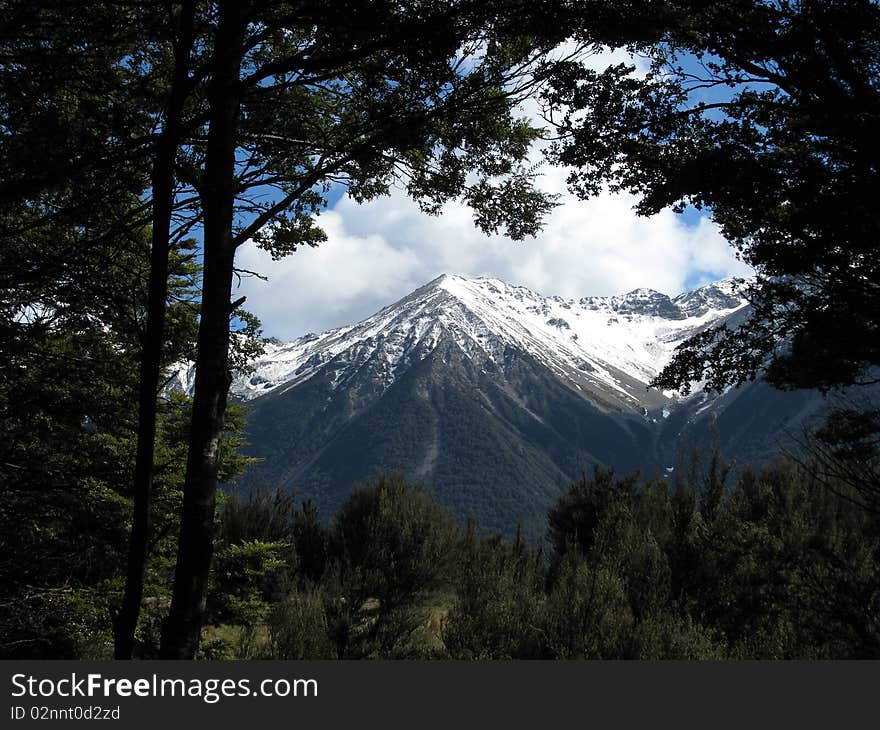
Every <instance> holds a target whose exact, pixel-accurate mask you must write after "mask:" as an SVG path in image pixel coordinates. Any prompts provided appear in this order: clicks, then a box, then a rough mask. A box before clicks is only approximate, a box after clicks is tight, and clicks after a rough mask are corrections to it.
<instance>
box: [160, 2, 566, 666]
mask: <svg viewBox="0 0 880 730" xmlns="http://www.w3.org/2000/svg"><path fill="white" fill-rule="evenodd" d="M515 6H516V10H517V11H519V12H520V13H521V14H522V16H523V17H520V18H518V19H517V22H516V23H515V24H514V23H511V22H510V21H509V20H508V13H510V11H511V7H510V4H508V3H497V4H496V3H488V4H486V3H482V2H480V3H477V2H470V1H462V0H456V1H453V0H436V1H435V2H428V3H420V4H418V5H412V6H409V5H407V6H401V5H400V4H398V3H390V2H389V3H384V2H383V3H361V2H352V3H349V4H348V6H347V7H346V12H345V13H340V11H339V7H338V5H337V4H335V3H334V4H329V5H328V4H326V3H324V2H312V3H305V4H302V3H298V4H296V5H295V6H294V5H291V4H289V3H283V2H250V3H231V2H221V3H217V4H216V6H214V7H213V8H212V12H210V13H207V14H205V15H204V17H201V16H200V18H199V22H197V26H198V27H200V28H202V32H203V33H204V38H205V43H204V44H203V47H204V48H205V49H206V51H205V54H206V55H205V56H204V57H203V58H202V60H201V62H200V64H201V65H200V66H199V67H200V68H202V69H203V70H204V78H205V84H204V105H205V116H204V120H205V128H201V127H199V128H198V129H197V130H195V131H194V132H193V133H192V134H191V135H190V137H189V138H188V139H187V140H186V141H185V145H184V149H185V155H184V158H185V159H184V161H183V162H182V163H180V164H179V172H180V176H181V178H182V179H184V180H186V181H187V182H188V183H189V184H191V185H192V186H193V188H194V190H195V192H196V194H197V197H198V206H199V208H200V209H201V211H202V213H203V217H204V262H205V269H204V280H203V288H202V300H201V304H202V306H201V319H200V327H199V338H198V354H197V359H196V378H195V397H194V404H193V422H192V429H191V443H190V451H189V456H188V459H187V480H186V489H185V496H184V507H183V515H182V523H181V536H180V549H179V551H178V564H177V571H176V577H175V593H174V597H173V600H172V605H171V612H170V615H169V619H168V622H167V624H166V628H165V634H164V636H165V638H164V641H163V647H164V648H163V654H164V655H165V656H167V657H191V656H193V655H194V654H195V651H196V647H197V645H198V639H199V630H200V626H201V621H202V613H203V605H204V595H205V588H206V582H207V577H208V571H209V566H210V561H211V551H212V540H213V532H212V529H213V527H212V526H213V513H214V500H215V496H214V495H215V492H216V488H217V474H216V457H217V445H218V443H219V438H220V435H221V434H222V432H223V417H224V411H225V407H226V401H227V395H228V389H229V382H230V375H229V360H228V351H229V342H230V335H229V329H230V315H231V314H232V312H233V311H234V310H235V308H236V305H235V304H232V303H231V302H230V300H231V287H232V279H233V273H234V257H235V251H236V249H237V248H238V246H240V245H242V244H244V243H245V242H247V241H249V240H251V239H253V240H254V241H255V242H256V243H257V244H258V245H261V246H264V247H266V248H268V249H269V250H271V251H272V252H273V254H274V255H284V254H286V253H291V252H293V251H294V250H295V249H296V248H297V247H298V246H301V245H315V244H317V243H318V242H320V241H321V240H323V238H324V234H323V232H322V231H321V230H320V229H319V228H318V227H317V226H316V225H315V222H314V216H315V214H316V213H317V212H319V210H320V209H321V207H322V206H323V205H324V204H325V199H324V195H326V193H327V192H328V190H329V186H330V185H332V184H333V183H341V184H345V185H347V186H348V189H349V193H350V194H351V195H352V196H353V197H354V198H355V199H356V200H359V201H363V200H367V199H370V198H373V197H376V196H378V195H382V194H385V193H387V192H388V191H389V190H390V186H391V185H392V184H393V183H395V182H400V183H402V184H404V185H405V186H406V189H407V191H408V192H409V193H410V195H412V196H413V197H414V198H416V199H417V200H419V201H420V203H421V204H422V206H423V208H424V209H425V210H426V212H431V213H438V212H439V211H440V209H441V206H442V204H443V203H444V202H445V201H446V200H449V199H451V198H453V197H463V198H464V199H465V200H466V201H467V202H468V203H470V204H471V206H472V207H473V208H474V209H475V211H476V222H477V224H478V225H480V226H481V227H482V228H484V229H485V230H487V231H497V230H499V229H501V228H505V229H506V230H507V231H508V233H509V234H510V235H511V236H513V237H514V238H521V237H523V236H525V235H528V234H530V233H533V232H534V231H535V230H536V229H537V226H538V225H539V221H540V218H541V216H542V215H543V214H544V213H545V212H546V211H547V210H548V209H549V207H550V203H549V201H547V200H546V199H545V198H544V197H543V196H542V195H540V194H538V193H537V192H535V191H534V190H533V189H532V188H531V177H532V173H531V171H530V170H529V169H528V168H527V167H524V166H523V161H524V160H525V157H526V153H527V150H528V145H529V142H530V141H531V140H532V139H534V137H535V136H536V134H537V132H536V130H534V129H532V128H531V127H530V126H529V125H528V124H527V123H526V122H524V121H522V120H517V119H515V118H514V117H513V116H512V113H511V110H512V109H513V107H514V105H515V103H516V102H517V100H518V99H519V98H521V96H522V95H523V94H524V93H525V92H526V91H527V90H528V88H529V87H530V86H531V85H532V84H534V83H535V81H534V77H533V76H532V75H531V73H530V71H531V70H532V68H533V62H534V61H535V59H536V58H537V57H538V56H539V55H540V52H541V51H542V50H546V49H547V48H549V47H552V46H554V45H556V43H558V42H559V41H561V40H562V39H563V38H564V36H565V30H564V27H565V26H564V25H558V24H557V23H556V22H555V21H556V20H558V18H550V17H546V16H544V15H542V13H541V12H539V10H540V9H539V10H535V9H533V8H531V6H530V5H529V4H524V5H519V4H515ZM529 20H533V21H534V23H533V24H532V32H533V33H534V35H533V37H532V38H524V37H523V36H522V33H521V31H519V30H517V28H516V27H514V26H518V25H519V24H520V23H523V24H524V25H525V26H528V21H529ZM538 31H540V34H539V33H538ZM536 38H539V39H540V40H536ZM200 93H201V92H200ZM469 175H473V176H474V177H475V178H476V179H475V180H472V179H469ZM266 186H274V187H275V188H276V190H277V191H278V196H277V197H276V198H275V199H274V200H273V201H272V202H271V203H269V204H265V203H263V202H261V200H262V198H261V197H259V196H258V190H259V189H262V191H263V192H265V189H266ZM242 201H243V202H242Z"/></svg>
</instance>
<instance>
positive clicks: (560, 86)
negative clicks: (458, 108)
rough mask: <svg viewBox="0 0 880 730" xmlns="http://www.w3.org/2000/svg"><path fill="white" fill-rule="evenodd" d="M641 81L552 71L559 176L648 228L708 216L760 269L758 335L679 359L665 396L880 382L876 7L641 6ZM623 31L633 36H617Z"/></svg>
mask: <svg viewBox="0 0 880 730" xmlns="http://www.w3.org/2000/svg"><path fill="white" fill-rule="evenodd" d="M631 6H632V7H631V10H632V14H633V15H632V22H633V26H634V27H640V26H644V25H647V26H649V27H653V28H655V29H658V32H656V34H655V36H654V37H653V38H652V39H646V38H645V37H644V36H643V37H641V38H640V37H637V34H631V35H630V37H629V38H626V39H625V42H627V43H628V44H629V47H630V48H631V50H634V51H636V52H638V53H640V54H642V57H643V58H644V59H646V60H647V62H648V63H649V69H648V70H647V72H645V73H641V72H639V71H637V70H636V68H635V67H634V66H627V65H619V66H615V67H611V68H608V69H607V70H605V71H603V72H594V71H588V70H584V69H583V68H582V67H579V66H577V65H575V64H571V63H566V62H561V63H558V64H556V65H555V67H554V68H552V70H550V75H551V77H552V91H551V92H550V93H549V94H548V95H547V96H546V100H547V102H548V104H549V106H550V107H551V108H552V109H553V110H554V111H553V113H554V114H555V120H556V122H557V129H558V132H559V134H560V139H559V140H558V142H557V144H556V145H555V147H554V149H553V157H554V159H555V161H556V162H558V163H560V164H565V165H571V166H574V167H575V168H576V170H575V172H573V173H572V175H571V177H570V183H571V184H572V186H573V187H574V189H575V190H576V191H577V192H578V193H580V194H581V195H583V196H589V195H592V194H595V193H596V192H597V191H598V190H599V189H600V188H601V187H602V186H603V185H605V184H610V185H611V187H612V188H613V189H619V190H628V191H631V192H633V193H635V194H637V195H638V196H639V203H638V211H639V212H640V213H642V214H645V215H650V214H653V213H656V212H658V211H659V210H661V209H663V208H665V207H668V206H671V207H674V208H676V209H679V210H681V209H684V208H685V207H686V206H688V205H692V206H695V207H697V208H699V209H706V210H707V211H708V212H709V213H710V214H711V216H712V219H713V220H714V221H715V222H717V223H718V225H719V226H720V229H721V232H722V233H723V235H724V236H725V237H726V238H727V240H728V241H730V242H731V243H732V244H733V245H734V246H735V247H736V249H737V250H738V252H739V254H740V256H741V257H742V259H743V260H744V261H746V262H747V263H749V264H750V265H751V266H753V267H754V268H755V270H756V272H757V278H756V279H755V281H754V282H751V283H749V285H748V286H747V287H746V289H745V292H746V295H747V297H748V298H749V299H750V301H751V304H752V314H751V317H750V319H749V321H748V322H747V323H746V325H745V326H744V327H741V328H738V329H732V328H726V327H723V326H722V327H718V328H713V329H710V330H708V331H706V332H704V333H702V334H700V335H699V336H697V337H695V338H694V339H693V340H691V341H690V342H689V343H687V344H686V345H685V346H683V348H682V349H681V350H680V351H679V352H678V353H677V354H676V356H675V358H674V359H673V360H672V362H671V363H670V365H669V366H668V367H667V368H666V369H665V370H664V371H663V372H662V373H661V374H660V376H659V377H658V378H657V379H656V381H655V385H657V386H658V387H663V388H673V389H681V390H684V391H685V392H686V391H687V390H688V388H689V385H690V384H691V383H692V382H693V381H700V380H704V379H705V381H706V382H707V384H708V386H709V387H713V388H722V387H724V386H725V385H728V384H731V383H739V382H742V381H743V380H749V379H754V378H755V377H756V375H757V374H758V373H761V372H765V374H766V377H767V379H768V380H769V381H770V382H771V383H773V384H775V385H777V386H779V387H783V388H800V387H818V388H832V387H836V386H841V385H850V384H854V383H871V382H876V380H877V375H876V366H877V365H878V364H880V350H878V343H880V332H878V326H880V325H878V322H880V319H878V312H880V300H878V291H880V290H878V285H877V282H878V281H880V270H878V260H880V257H878V234H880V216H878V213H877V206H876V200H877V197H878V192H880V168H878V163H880V147H878V142H877V135H876V129H877V125H878V121H880V67H878V57H880V7H878V5H877V4H876V3H874V2H870V1H869V0H836V1H835V2H824V1H814V0H803V1H800V2H763V1H758V0H732V1H731V2H720V3H712V4H711V5H705V4H703V3H691V2H665V3H632V4H631ZM619 31H624V32H625V29H624V28H620V29H619Z"/></svg>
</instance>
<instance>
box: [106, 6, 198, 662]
mask: <svg viewBox="0 0 880 730" xmlns="http://www.w3.org/2000/svg"><path fill="white" fill-rule="evenodd" d="M194 19H195V3H194V2H186V3H183V4H182V6H181V9H180V12H179V14H178V18H177V29H176V32H175V43H174V70H173V77H172V79H171V89H170V93H169V100H168V106H167V109H166V112H165V120H164V125H163V127H162V131H161V133H160V136H159V140H158V144H157V146H156V154H155V157H154V161H153V171H152V175H151V188H152V198H153V220H152V226H153V231H152V241H151V250H150V271H149V278H148V282H147V321H146V326H145V331H144V341H143V351H142V353H141V363H140V383H139V391H138V430H137V456H136V458H135V469H134V484H133V489H134V510H133V514H132V525H131V536H130V539H129V546H128V566H127V571H126V576H125V592H124V594H123V597H122V604H121V605H120V607H119V611H118V612H117V613H116V615H115V616H114V618H113V643H114V656H115V658H116V659H131V656H132V651H133V649H134V643H135V630H136V629H137V623H138V618H139V617H140V609H141V601H142V600H143V595H144V573H145V571H146V565H147V557H148V553H149V542H150V530H151V519H150V509H151V504H152V492H153V457H154V452H155V440H156V410H157V406H156V398H157V396H158V391H159V381H160V377H161V370H162V346H163V343H164V340H165V307H166V299H167V297H168V256H169V253H170V249H171V242H170V236H171V214H172V211H173V208H174V179H175V178H174V163H175V159H176V156H177V148H178V146H179V142H180V135H181V124H182V116H183V106H184V103H185V100H186V96H187V93H188V89H187V87H188V83H189V69H190V51H191V48H192V43H193V24H194Z"/></svg>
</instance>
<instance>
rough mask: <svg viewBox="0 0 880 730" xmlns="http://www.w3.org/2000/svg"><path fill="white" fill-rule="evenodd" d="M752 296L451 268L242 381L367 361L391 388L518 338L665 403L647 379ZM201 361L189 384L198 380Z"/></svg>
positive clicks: (581, 386)
mask: <svg viewBox="0 0 880 730" xmlns="http://www.w3.org/2000/svg"><path fill="white" fill-rule="evenodd" d="M745 306H747V302H746V300H745V299H744V298H743V297H742V296H740V295H739V294H738V293H737V284H736V283H735V281H734V280H726V281H722V282H718V283H715V284H711V285H709V286H706V287H703V288H701V289H698V290H695V291H692V292H686V293H684V294H680V295H678V296H676V297H673V298H670V297H668V296H666V295H665V294H661V293H659V292H656V291H653V290H651V289H636V290H634V291H632V292H630V293H628V294H625V295H623V296H613V297H585V298H583V299H580V300H568V299H563V298H561V297H543V296H541V295H540V294H538V293H536V292H533V291H531V290H530V289H527V288H526V287H521V286H514V285H510V284H507V283H505V282H503V281H500V280H498V279H492V278H468V277H464V276H452V275H443V276H441V277H439V278H437V279H435V280H434V281H432V282H430V283H428V284H426V285H425V286H423V287H421V288H419V289H417V290H416V291H414V292H412V293H411V294H409V295H408V296H406V297H404V298H403V299H401V300H400V301H398V302H396V303H395V304H392V305H391V306H389V307H386V308H384V309H382V310H380V311H379V312H377V313H376V314H374V315H373V316H371V317H369V318H367V319H365V320H363V321H362V322H359V323H357V324H354V325H351V326H347V327H341V328H337V329H334V330H330V331H328V332H324V333H322V334H318V335H315V334H309V335H305V336H303V337H300V338H299V339H297V340H294V341H293V342H289V343H274V342H270V343H268V344H267V347H266V352H265V354H264V355H263V356H262V357H260V358H259V359H258V360H257V361H256V362H255V363H254V367H255V370H254V372H253V373H251V374H248V375H240V376H238V377H236V378H235V380H234V382H233V385H232V393H233V394H234V395H236V396H238V397H240V398H244V399H252V398H256V397H258V396H260V395H263V394H265V393H269V392H271V391H274V390H276V389H278V388H281V387H295V386H296V385H297V384H299V383H300V382H302V381H303V380H305V379H307V378H309V377H311V376H312V375H314V374H315V373H317V372H318V371H320V370H322V369H325V372H326V373H327V374H329V375H330V377H331V381H332V382H333V384H334V385H335V386H341V385H344V384H345V382H346V381H347V380H348V378H349V377H350V375H351V373H352V372H354V371H356V370H359V369H362V368H363V367H365V366H367V367H369V368H370V371H371V373H372V376H373V379H374V380H375V381H376V383H377V385H378V387H379V388H380V389H382V390H384V389H385V388H387V387H388V386H389V385H391V383H393V382H394V379H395V377H396V375H397V374H398V373H399V372H401V370H402V369H405V368H407V367H408V366H409V365H410V364H411V362H412V361H413V360H415V359H422V358H424V357H426V356H427V355H428V354H429V353H431V352H433V351H434V350H435V349H436V348H437V347H438V345H439V344H440V343H441V342H445V343H454V344H455V346H456V347H457V348H458V349H459V350H460V351H461V352H462V353H463V354H464V356H466V357H468V358H470V359H476V360H480V361H485V360H491V361H493V362H494V363H496V364H497V365H499V366H501V367H502V368H503V363H504V358H505V354H506V353H507V352H508V351H509V350H510V349H511V348H512V349H515V350H520V351H524V352H526V353H528V354H529V355H531V356H532V357H534V358H535V359H536V360H538V361H539V362H541V363H543V364H544V365H546V366H547V367H548V368H549V369H550V370H551V371H552V372H554V373H555V374H556V375H557V377H559V378H560V379H562V380H563V381H565V382H566V383H567V384H568V385H569V386H571V387H572V388H574V389H576V390H578V391H580V392H582V393H583V394H584V395H585V397H593V398H598V399H599V400H600V401H602V402H604V403H605V404H606V405H608V406H609V407H615V408H639V409H641V408H644V407H646V406H647V407H656V406H658V405H660V404H661V403H662V402H663V401H666V400H668V395H669V394H667V396H664V395H662V394H659V393H657V392H656V391H651V392H650V393H648V392H647V391H646V384H647V382H648V381H649V380H650V379H651V378H653V377H654V376H655V375H656V374H657V373H658V372H659V371H660V370H661V369H662V368H663V366H664V365H665V364H666V363H667V362H668V361H669V359H670V357H671V356H672V353H673V350H674V349H675V348H676V346H677V345H679V344H680V343H682V342H683V341H684V340H686V339H687V338H688V337H690V336H692V335H693V334H695V333H696V332H698V331H700V330H702V329H704V328H705V327H707V326H710V325H712V324H715V323H717V322H719V321H721V320H723V319H726V318H727V317H729V316H731V315H732V314H734V313H736V312H738V311H739V310H741V309H742V308H743V307H745ZM190 379H191V373H190V372H189V371H186V370H181V372H180V373H179V375H178V384H177V387H179V388H180V389H182V390H189V389H190V388H191V382H190Z"/></svg>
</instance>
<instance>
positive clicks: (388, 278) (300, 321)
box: [236, 56, 749, 339]
mask: <svg viewBox="0 0 880 730" xmlns="http://www.w3.org/2000/svg"><path fill="white" fill-rule="evenodd" d="M608 60H613V61H615V62H617V61H618V60H625V59H620V58H619V57H618V56H613V57H611V56H606V57H605V58H603V59H600V61H608ZM600 61H596V64H597V65H601V63H600ZM526 111H527V112H529V113H531V114H532V115H534V112H535V110H534V108H532V109H527V110H526ZM565 176H566V172H565V171H564V170H561V169H558V168H545V169H544V170H543V175H542V177H541V180H540V186H541V187H542V188H543V189H544V190H547V191H548V192H554V193H561V194H562V196H561V199H560V202H561V205H559V207H557V208H556V209H555V210H554V211H553V212H552V213H551V215H550V216H549V218H548V220H547V222H546V225H545V227H544V230H543V232H542V233H541V234H540V235H539V236H538V237H537V238H536V239H527V240H526V241H525V242H514V241H510V240H508V239H506V238H504V237H502V236H491V237H487V236H485V235H483V234H482V233H481V232H480V231H479V230H478V229H476V228H475V227H474V225H473V222H472V217H471V213H470V211H469V210H468V209H467V208H466V207H465V206H463V205H461V204H450V205H447V206H446V208H445V209H444V211H443V214H442V215H441V216H439V217H429V216H426V215H424V214H423V213H421V212H420V211H419V209H418V206H417V205H416V204H415V203H413V202H412V201H410V200H409V199H408V198H407V197H406V195H405V194H404V193H403V192H402V191H394V192H393V193H392V195H390V196H389V197H387V198H383V199H380V200H376V201H374V202H371V203H368V204H366V205H363V206H358V205H357V204H356V203H354V202H353V201H352V200H350V199H349V198H347V197H343V198H342V199H341V200H340V201H339V202H338V203H337V204H336V205H335V206H334V208H333V209H332V210H330V211H329V212H327V213H325V214H324V215H322V216H321V218H320V221H319V222H320V223H321V224H322V226H323V227H324V229H325V230H326V232H327V234H328V241H327V242H326V243H324V244H322V245H321V246H320V248H318V249H308V248H307V249H301V250H300V251H297V252H296V253H294V254H293V255H291V256H289V257H287V258H286V259H283V260H281V261H277V262H274V261H272V260H271V257H270V256H269V255H268V254H267V253H265V252H264V251H261V250H259V249H257V248H256V247H255V246H253V245H252V244H246V245H245V246H243V247H242V249H241V250H240V251H239V253H238V257H237V261H236V263H237V264H238V265H239V266H241V267H242V268H245V269H249V270H253V271H258V272H260V273H262V274H265V275H267V276H268V277H269V281H268V282H263V281H260V280H258V279H254V278H250V279H245V280H244V282H243V283H242V286H241V290H242V292H243V293H244V294H246V295H247V297H248V301H247V304H246V305H245V306H246V307H247V308H249V309H250V311H252V312H254V313H255V314H256V315H257V316H259V317H260V318H261V319H262V320H263V325H264V330H265V332H266V334H267V335H272V336H276V337H279V338H282V339H292V338H294V337H296V336H299V335H301V334H304V333H305V332H308V331H320V330H324V329H328V328H330V327H334V326H339V325H342V324H348V323H350V322H354V321H357V320H359V319H362V318H364V317H366V316H368V315H370V314H372V313H373V312H374V311H376V310H377V309H379V308H381V307H382V306H385V305H387V304H390V303H391V302H393V301H394V300H396V299H397V298H399V297H401V296H404V295H405V294H407V293H409V292H410V291H412V290H413V289H415V288H416V287H418V286H420V285H422V284H424V283H426V282H428V281H430V280H431V279H433V278H435V277H437V276H439V275H440V274H443V273H458V274H466V275H473V276H495V277H498V278H500V279H503V280H505V281H508V282H510V283H514V284H521V285H525V286H528V287H530V288H532V289H535V290H536V291H539V292H541V293H542V294H559V295H561V296H565V297H582V296H587V295H607V294H617V293H623V292H626V291H630V290H632V289H635V288H637V287H651V288H653V289H657V290H658V291H662V292H666V293H669V294H675V293H678V292H680V291H683V290H684V288H685V284H686V282H688V283H692V282H693V281H695V280H697V281H700V282H701V283H702V282H703V281H706V280H711V279H718V278H723V277H725V276H730V275H734V274H748V273H749V270H748V268H747V267H746V266H745V265H743V264H742V263H740V262H739V261H737V260H736V258H735V256H734V255H733V252H732V250H731V249H730V247H729V246H728V245H727V243H726V242H725V241H724V239H723V238H722V237H721V236H720V234H719V233H718V231H717V228H716V227H715V226H714V225H713V224H712V223H711V222H710V221H708V220H707V219H701V220H700V221H699V223H698V224H697V225H695V226H689V225H687V224H686V223H685V222H684V220H683V219H682V218H681V217H680V216H677V215H675V214H674V213H672V212H671V211H663V212H661V213H659V214H658V215H655V216H653V217H651V218H641V217H638V216H636V215H635V213H634V212H633V210H632V206H633V204H634V202H635V199H634V198H633V197H632V196H630V195H626V194H610V193H605V194H603V195H600V196H599V197H597V198H595V199H593V200H589V201H581V200H578V199H577V198H576V197H575V196H573V195H571V194H570V193H568V192H567V190H566V188H565Z"/></svg>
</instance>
